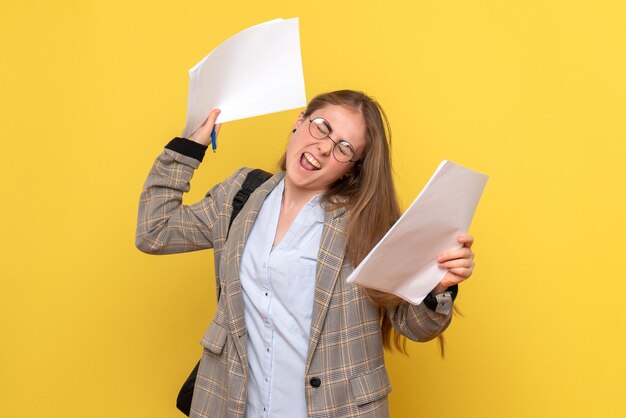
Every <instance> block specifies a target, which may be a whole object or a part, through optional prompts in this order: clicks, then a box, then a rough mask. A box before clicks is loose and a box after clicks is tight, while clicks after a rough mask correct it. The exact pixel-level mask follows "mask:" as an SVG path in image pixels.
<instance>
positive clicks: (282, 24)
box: [182, 18, 306, 138]
mask: <svg viewBox="0 0 626 418" xmlns="http://www.w3.org/2000/svg"><path fill="white" fill-rule="evenodd" d="M189 77H190V83H189V97H188V102H187V123H186V125H185V130H184V131H183V134H182V136H183V137H184V138H188V137H189V136H190V135H191V134H192V133H193V131H195V130H196V129H197V128H198V127H199V126H200V125H201V124H202V122H204V120H205V119H206V117H207V116H208V114H209V112H210V111H211V110H212V109H214V108H219V109H220V110H221V113H220V115H219V117H218V119H217V122H218V123H221V122H228V121H232V120H236V119H243V118H248V117H251V116H258V115H264V114H267V113H273V112H279V111H283V110H288V109H295V108H299V107H304V106H305V105H306V94H305V91H304V76H303V72H302V57H301V54H300V34H299V27H298V18H293V19H275V20H270V21H269V22H265V23H261V24H260V25H256V26H252V27H250V28H248V29H245V30H243V31H241V32H239V33H237V34H235V35H233V36H232V37H230V38H229V39H227V40H226V41H224V42H223V43H222V44H221V45H219V46H218V47H217V48H215V49H214V50H213V51H212V52H211V53H210V54H209V55H207V56H206V57H204V59H202V61H200V62H199V63H198V64H196V65H195V66H194V67H193V68H192V69H191V70H189Z"/></svg>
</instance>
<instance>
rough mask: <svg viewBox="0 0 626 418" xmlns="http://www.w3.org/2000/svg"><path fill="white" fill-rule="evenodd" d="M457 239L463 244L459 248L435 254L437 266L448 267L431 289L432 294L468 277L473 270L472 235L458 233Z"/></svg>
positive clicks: (443, 290)
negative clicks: (435, 285)
mask: <svg viewBox="0 0 626 418" xmlns="http://www.w3.org/2000/svg"><path fill="white" fill-rule="evenodd" d="M457 241H458V242H459V243H460V244H463V246H462V247H461V248H455V249H453V250H449V251H444V252H443V253H441V254H439V255H438V256H437V263H438V265H439V268H441V269H448V272H447V273H446V275H445V276H444V277H443V279H442V280H441V281H440V282H439V284H438V285H437V287H435V288H434V289H433V291H432V293H433V294H435V295H436V294H438V293H442V292H445V291H446V289H447V288H448V287H450V286H454V285H455V284H458V283H461V282H462V281H463V280H467V279H469V277H470V276H471V275H472V273H473V272H474V253H473V252H472V250H471V248H472V244H473V243H474V237H473V236H471V235H459V238H458V239H457Z"/></svg>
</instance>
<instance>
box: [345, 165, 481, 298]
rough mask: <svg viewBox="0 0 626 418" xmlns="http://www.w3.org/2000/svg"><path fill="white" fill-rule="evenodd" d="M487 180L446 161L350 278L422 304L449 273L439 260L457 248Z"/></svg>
mask: <svg viewBox="0 0 626 418" xmlns="http://www.w3.org/2000/svg"><path fill="white" fill-rule="evenodd" d="M488 178H489V177H488V176H486V175H484V174H480V173H477V172H475V171H472V170H469V169H467V168H464V167H461V166H459V165H457V164H454V163H452V162H449V161H443V162H442V163H441V164H440V165H439V167H438V168H437V170H436V171H435V173H434V174H433V176H432V177H431V179H430V180H429V181H428V183H427V184H426V187H424V189H423V190H422V191H421V192H420V194H419V196H417V198H416V199H415V201H413V203H412V204H411V206H410V207H409V209H407V211H406V212H405V213H404V214H403V215H402V216H401V217H400V219H399V220H398V222H396V223H395V224H394V226H393V227H392V228H391V229H390V230H389V232H387V234H386V235H385V236H384V237H383V239H382V240H380V242H379V243H378V244H377V245H376V246H375V247H374V248H373V249H372V251H371V252H370V253H369V254H368V255H367V257H365V259H363V261H362V262H361V264H359V265H358V266H357V268H356V269H355V270H354V271H353V272H352V274H351V275H350V276H349V277H348V278H347V281H348V283H356V284H359V285H362V286H365V287H370V288H372V289H376V290H381V291H383V292H387V293H393V294H394V295H396V296H399V297H401V298H403V299H405V300H407V301H409V302H411V303H413V304H419V303H420V302H421V301H422V300H423V299H424V298H425V297H426V295H428V293H430V291H431V290H432V289H433V288H434V287H435V286H437V284H438V283H439V282H440V281H441V279H443V276H444V275H445V274H446V272H447V270H442V269H440V268H439V267H438V266H437V256H438V255H439V254H440V253H441V252H443V251H446V250H449V249H452V248H458V247H459V246H460V244H459V243H458V241H457V238H458V236H459V235H461V234H464V233H466V232H467V230H468V229H469V226H470V223H471V222H472V218H473V217H474V212H475V211H476V207H477V206H478V201H479V200H480V196H481V195H482V193H483V190H484V188H485V185H486V184H487V180H488Z"/></svg>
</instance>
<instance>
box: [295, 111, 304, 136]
mask: <svg viewBox="0 0 626 418" xmlns="http://www.w3.org/2000/svg"><path fill="white" fill-rule="evenodd" d="M303 122H304V112H300V114H299V115H298V119H296V123H294V124H293V129H294V132H295V131H296V130H297V129H298V128H299V127H300V125H302V123H303Z"/></svg>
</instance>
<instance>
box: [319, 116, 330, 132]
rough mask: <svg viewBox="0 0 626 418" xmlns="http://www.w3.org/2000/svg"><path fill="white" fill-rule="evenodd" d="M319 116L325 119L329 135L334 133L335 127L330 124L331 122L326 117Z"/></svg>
mask: <svg viewBox="0 0 626 418" xmlns="http://www.w3.org/2000/svg"><path fill="white" fill-rule="evenodd" d="M318 118H319V119H321V120H323V121H324V125H326V127H327V128H328V134H329V135H330V134H332V133H333V127H332V126H330V123H329V122H328V121H327V120H326V119H325V118H323V117H321V116H318V117H317V118H316V119H318Z"/></svg>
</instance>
